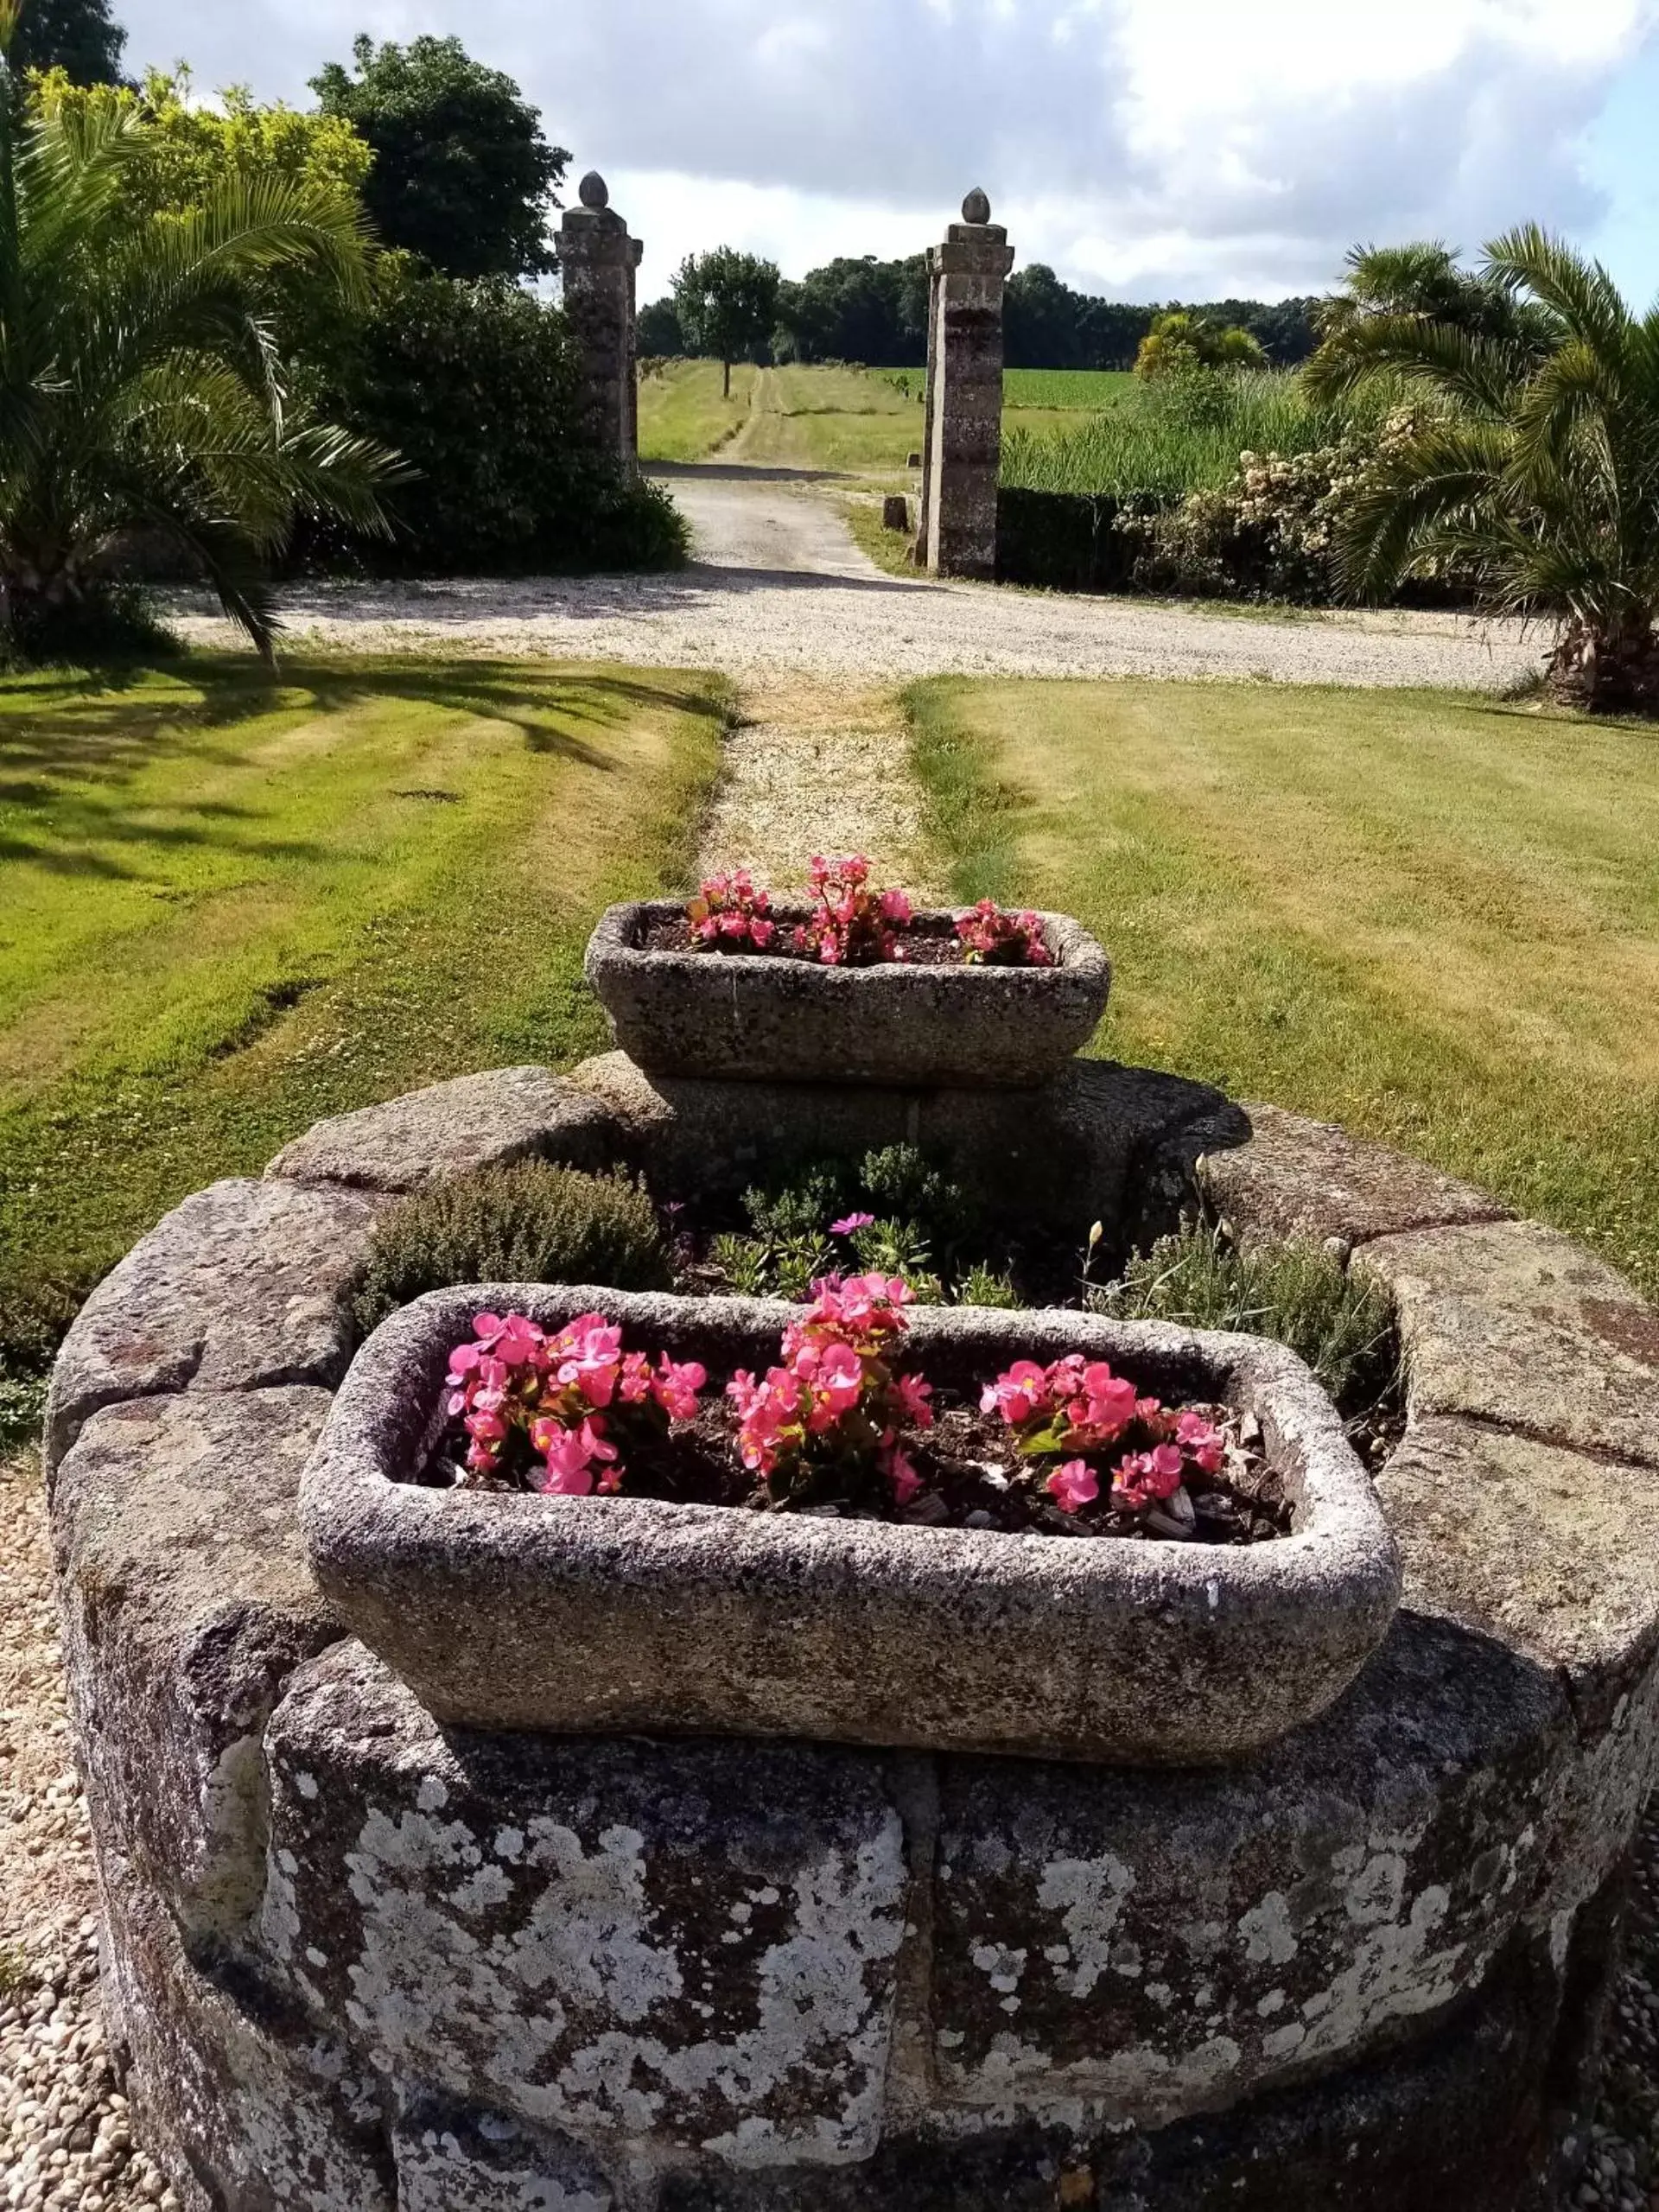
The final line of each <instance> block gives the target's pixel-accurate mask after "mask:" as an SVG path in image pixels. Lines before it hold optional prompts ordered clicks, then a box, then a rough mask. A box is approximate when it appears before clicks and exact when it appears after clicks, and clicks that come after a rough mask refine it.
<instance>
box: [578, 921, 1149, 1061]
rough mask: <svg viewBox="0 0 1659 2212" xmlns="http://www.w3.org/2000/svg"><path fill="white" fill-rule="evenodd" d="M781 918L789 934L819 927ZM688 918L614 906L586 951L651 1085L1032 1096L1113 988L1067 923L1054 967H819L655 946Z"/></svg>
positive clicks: (1090, 942)
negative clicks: (648, 939) (677, 1081)
mask: <svg viewBox="0 0 1659 2212" xmlns="http://www.w3.org/2000/svg"><path fill="white" fill-rule="evenodd" d="M776 911H777V914H778V918H779V922H780V923H789V922H793V921H802V920H804V919H805V917H806V909H805V908H804V906H803V907H799V908H789V907H785V906H779V908H778V909H777V910H776ZM682 913H683V908H682V907H681V906H676V905H673V904H671V903H669V902H666V901H662V900H658V901H646V902H642V903H639V904H637V905H632V906H613V907H612V908H611V909H610V910H609V912H607V913H606V914H605V916H604V917H603V918H602V919H601V922H600V925H599V927H598V928H597V929H596V930H595V931H594V934H593V937H592V938H591V939H590V941H589V943H588V982H590V983H591V984H592V985H593V987H594V990H595V991H597V992H598V994H599V995H600V998H601V1001H603V1002H604V1007H605V1011H606V1013H607V1014H608V1015H609V1016H610V1020H611V1028H612V1031H613V1034H614V1036H615V1038H616V1041H617V1043H618V1044H619V1045H620V1046H621V1048H622V1049H623V1051H624V1052H626V1053H627V1054H628V1056H629V1058H631V1059H632V1061H633V1063H634V1065H636V1066H637V1067H640V1068H643V1069H644V1070H645V1073H646V1074H647V1075H653V1076H655V1075H665V1076H712V1077H720V1078H721V1079H724V1080H727V1081H739V1082H742V1081H753V1082H779V1083H785V1082H812V1081H820V1080H821V1081H823V1082H827V1083H862V1084H898V1085H906V1084H921V1085H925V1086H928V1087H932V1088H937V1087H938V1086H939V1085H942V1084H961V1085H963V1087H965V1088H967V1089H970V1090H973V1089H986V1090H1007V1089H1020V1088H1026V1087H1029V1086H1031V1085H1033V1084H1040V1083H1044V1082H1046V1081H1047V1080H1048V1079H1049V1078H1050V1077H1052V1076H1054V1075H1056V1074H1057V1073H1058V1071H1059V1070H1060V1069H1061V1068H1062V1067H1064V1066H1065V1063H1066V1062H1067V1060H1069V1059H1070V1058H1071V1055H1072V1054H1073V1053H1074V1052H1078V1051H1079V1050H1081V1048H1082V1047H1083V1046H1084V1045H1086V1044H1087V1043H1088V1041H1089V1039H1090V1037H1091V1036H1092V1035H1093V1034H1094V1031H1095V1027H1096V1023H1097V1022H1098V1021H1099V1020H1100V1017H1101V1016H1102V1014H1104V1013H1105V1011H1106V1001H1107V998H1108V996H1109V994H1110V991H1111V984H1112V970H1111V963H1110V962H1109V960H1108V959H1107V957H1106V955H1105V953H1104V952H1103V950H1102V949H1101V947H1100V946H1099V944H1096V941H1095V939H1094V938H1092V937H1090V934H1089V932H1088V931H1087V930H1085V929H1084V927H1083V925H1082V924H1081V923H1079V922H1075V921H1073V920H1072V919H1071V917H1070V916H1069V915H1067V914H1045V915H1044V916H1043V930H1044V937H1045V939H1046V943H1047V944H1048V948H1049V950H1050V951H1051V952H1052V954H1053V955H1054V957H1055V962H1056V964H1055V966H1053V967H1052V968H966V967H944V968H930V967H919V966H918V967H913V968H912V967H906V966H904V965H902V964H899V963H884V964H883V965H881V966H880V967H874V968H820V967H817V966H815V965H813V963H811V962H810V961H805V960H785V959H780V958H765V957H760V955H757V954H753V953H732V954H728V953H699V952H651V951H647V950H645V942H644V941H645V936H646V933H647V932H648V931H650V929H651V928H652V926H653V925H655V924H658V923H660V922H669V921H675V920H677V919H678V918H680V916H681V915H682ZM917 918H918V922H920V923H922V924H928V923H938V924H941V925H946V926H948V925H949V923H950V915H949V914H947V913H944V912H938V913H924V914H920V915H918V917H917Z"/></svg>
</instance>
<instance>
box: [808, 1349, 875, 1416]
mask: <svg viewBox="0 0 1659 2212" xmlns="http://www.w3.org/2000/svg"><path fill="white" fill-rule="evenodd" d="M813 1380H814V1381H815V1382H816V1383H817V1386H818V1388H819V1389H821V1390H822V1391H823V1395H824V1397H825V1400H826V1401H827V1402H828V1404H829V1410H830V1412H831V1414H833V1415H834V1416H835V1418H836V1420H837V1421H838V1420H839V1419H840V1418H841V1416H842V1414H844V1413H847V1412H849V1411H850V1410H851V1408H853V1407H854V1406H855V1405H856V1404H857V1403H858V1394H859V1392H860V1391H861V1389H863V1387H864V1363H863V1361H862V1360H861V1358H860V1357H859V1356H858V1354H857V1353H856V1352H855V1351H854V1350H853V1348H852V1346H851V1345H850V1344H830V1345H828V1346H827V1347H826V1348H825V1350H824V1351H823V1356H822V1357H821V1358H820V1359H819V1360H818V1362H817V1373H816V1375H815V1376H814V1377H813Z"/></svg>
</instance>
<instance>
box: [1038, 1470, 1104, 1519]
mask: <svg viewBox="0 0 1659 2212" xmlns="http://www.w3.org/2000/svg"><path fill="white" fill-rule="evenodd" d="M1044 1488H1045V1489H1046V1491H1047V1492H1048V1494H1049V1496H1050V1497H1052V1499H1053V1501H1054V1503H1055V1504H1056V1505H1058V1507H1059V1509H1060V1510H1061V1512H1062V1513H1077V1512H1079V1511H1081V1510H1082V1509H1083V1507H1084V1506H1085V1505H1092V1504H1093V1503H1094V1502H1095V1500H1096V1498H1097V1497H1099V1496H1100V1478H1099V1476H1098V1475H1096V1472H1095V1471H1094V1469H1093V1468H1092V1467H1091V1466H1090V1465H1089V1464H1088V1462H1087V1461H1086V1460H1084V1459H1068V1460H1067V1461H1066V1463H1065V1465H1064V1466H1063V1467H1056V1469H1055V1470H1054V1471H1053V1473H1052V1475H1051V1476H1050V1477H1049V1478H1048V1480H1047V1482H1046V1484H1044Z"/></svg>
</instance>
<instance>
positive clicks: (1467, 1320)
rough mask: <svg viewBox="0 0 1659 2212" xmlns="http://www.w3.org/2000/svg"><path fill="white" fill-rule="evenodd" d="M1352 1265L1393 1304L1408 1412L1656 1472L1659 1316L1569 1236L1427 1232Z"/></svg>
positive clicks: (1370, 1251)
mask: <svg viewBox="0 0 1659 2212" xmlns="http://www.w3.org/2000/svg"><path fill="white" fill-rule="evenodd" d="M1355 1265H1356V1266H1357V1267H1358V1268H1361V1269H1362V1270H1363V1272H1364V1273H1366V1274H1370V1276H1372V1277H1373V1278H1374V1279H1375V1280H1376V1281H1380V1282H1382V1283H1383V1284H1384V1285H1386V1287H1388V1289H1389V1293H1390V1294H1391V1295H1392V1296H1393V1299H1394V1301H1395V1312H1396V1314H1397V1317H1398V1320H1399V1325H1400V1333H1401V1337H1402V1341H1403V1344H1404V1346H1405V1353H1406V1371H1407V1382H1408V1389H1409V1394H1410V1401H1411V1406H1412V1410H1413V1412H1414V1414H1419V1415H1424V1416H1426V1415H1428V1414H1463V1415H1465V1416H1467V1417H1469V1418H1471V1419H1473V1420H1477V1421H1493V1422H1496V1423H1497V1424H1498V1425H1499V1426H1500V1427H1504V1428H1512V1429H1516V1430H1518V1431H1520V1432H1522V1433H1524V1434H1527V1435H1529V1436H1535V1437H1540V1438H1542V1439H1544V1440H1547V1441H1548V1442H1551V1443H1555V1444H1563V1445H1566V1446H1569V1447H1570V1448H1572V1449H1573V1450H1576V1451H1587V1452H1610V1453H1611V1454H1613V1455H1614V1456H1616V1457H1618V1458H1623V1459H1630V1460H1633V1461H1635V1462H1636V1463H1637V1464H1638V1465H1642V1466H1644V1467H1659V1313H1656V1312H1655V1310H1654V1308H1653V1307H1652V1306H1648V1305H1646V1304H1644V1303H1643V1300H1641V1299H1640V1298H1638V1297H1637V1294H1636V1293H1635V1291H1634V1290H1632V1289H1631V1287H1630V1284H1629V1283H1627V1282H1626V1281H1625V1280H1624V1277H1623V1276H1622V1275H1620V1274H1615V1273H1614V1271H1613V1269H1612V1268H1610V1267H1608V1266H1606V1265H1605V1262H1602V1261H1600V1260H1598V1259H1597V1258H1595V1256H1594V1255H1592V1254H1591V1253H1589V1252H1586V1250H1585V1249H1584V1247H1583V1246H1582V1245H1581V1244H1575V1243H1573V1239H1572V1238H1571V1237H1570V1236H1562V1235H1561V1233H1560V1230H1554V1229H1545V1228H1543V1227H1541V1225H1540V1224H1538V1223H1536V1222H1530V1221H1505V1222H1494V1223H1491V1224H1486V1225H1484V1226H1471V1227H1465V1228H1454V1229H1438V1230H1428V1231H1427V1232H1425V1233H1424V1234H1422V1235H1419V1236H1391V1237H1388V1238H1385V1239H1384V1240H1383V1241H1382V1242H1381V1243H1376V1244H1370V1245H1367V1246H1366V1247H1365V1248H1364V1249H1363V1251H1362V1252H1361V1253H1360V1254H1359V1255H1357V1259H1356V1261H1355Z"/></svg>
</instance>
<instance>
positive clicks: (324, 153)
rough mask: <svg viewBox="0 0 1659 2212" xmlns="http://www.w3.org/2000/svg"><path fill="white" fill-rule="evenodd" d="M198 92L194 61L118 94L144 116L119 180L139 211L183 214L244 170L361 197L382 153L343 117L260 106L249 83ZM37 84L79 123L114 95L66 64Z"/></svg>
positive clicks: (40, 100) (44, 97) (35, 89)
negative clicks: (207, 99) (209, 95)
mask: <svg viewBox="0 0 1659 2212" xmlns="http://www.w3.org/2000/svg"><path fill="white" fill-rule="evenodd" d="M31 93H32V99H33V104H34V105H35V106H36V107H38V108H40V109H41V110H43V111H47V112H50V113H59V114H62V115H64V116H66V117H67V118H69V119H70V120H71V121H72V123H73V124H74V126H75V127H76V128H84V119H85V118H86V116H87V115H88V114H89V113H90V112H91V110H92V105H93V104H94V103H95V102H96V101H98V100H99V99H103V98H104V97H105V95H104V93H103V92H102V91H101V90H96V89H92V88H89V87H87V86H82V85H79V84H77V83H76V82H75V81H74V80H73V78H72V77H71V75H70V73H69V72H68V71H67V70H66V69H61V68H58V69H52V70H49V71H48V72H47V73H45V74H44V75H43V76H42V78H41V81H40V82H39V84H38V85H35V86H32V87H31ZM117 98H118V101H119V104H120V106H121V108H122V110H123V111H124V112H129V113H130V114H131V115H132V116H133V118H135V119H136V121H137V122H138V123H139V124H142V125H143V128H142V129H141V130H137V132H136V133H134V135H133V137H132V139H131V143H130V146H129V147H128V150H127V152H126V155H125V156H124V159H123V162H122V164H121V173H120V177H119V180H118V188H119V192H120V196H121V200H122V202H123V205H124V207H126V208H127V209H128V211H129V212H130V213H132V214H134V215H136V216H144V215H152V214H156V213H168V214H175V215H176V214H182V213H185V212H186V211H187V210H188V209H191V208H195V207H200V206H201V205H202V203H203V202H204V200H206V199H207V196H208V194H210V193H211V192H212V191H213V189H214V188H216V187H217V186H219V185H221V184H224V183H226V181H229V180H230V179H231V178H232V177H234V176H236V175H243V176H247V177H252V176H255V175H273V176H283V177H287V178H288V179H289V180H290V181H292V182H293V183H296V184H300V185H307V186H312V187H315V188H317V189H318V190H320V191H324V192H333V193H335V194H339V195H340V197H341V198H342V199H346V200H360V198H361V196H362V192H363V188H364V185H365V182H366V181H367V179H368V175H369V169H370V166H371V164H372V162H373V159H374V156H373V155H372V152H371V151H370V149H369V148H368V146H367V145H366V144H365V142H364V140H363V139H361V138H360V137H359V136H358V134H357V132H356V130H354V129H353V126H352V125H351V124H350V123H348V122H347V121H346V119H345V118H344V117H343V116H332V115H318V114H307V113H304V112H303V111H301V110H300V109H298V108H292V107H287V106H284V105H283V104H282V102H280V101H278V102H277V104H276V105H274V106H270V107H260V106H259V105H257V104H256V102H255V101H254V99H253V97H252V95H251V93H250V92H248V91H247V89H246V88H245V86H239V85H232V86H226V89H225V90H224V91H223V92H220V93H219V99H218V103H217V105H211V106H210V105H207V104H206V103H204V102H201V101H199V100H197V99H195V98H194V86H193V84H192V81H191V76H190V72H189V71H188V69H185V68H180V69H177V70H162V69H151V70H149V71H148V72H147V73H146V74H145V77H144V81H143V85H142V86H137V87H133V86H129V87H127V88H126V89H124V91H122V92H119V93H118V95H117Z"/></svg>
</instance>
